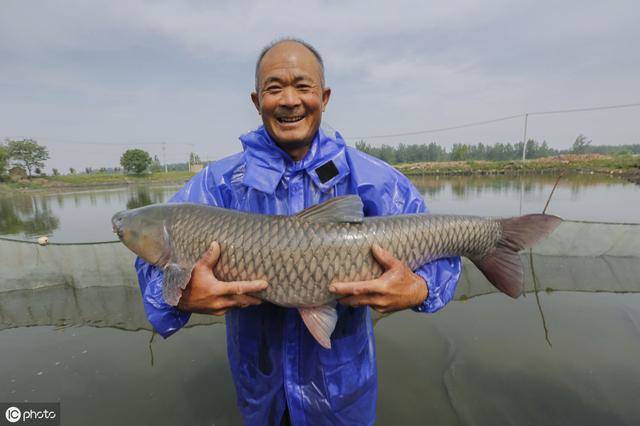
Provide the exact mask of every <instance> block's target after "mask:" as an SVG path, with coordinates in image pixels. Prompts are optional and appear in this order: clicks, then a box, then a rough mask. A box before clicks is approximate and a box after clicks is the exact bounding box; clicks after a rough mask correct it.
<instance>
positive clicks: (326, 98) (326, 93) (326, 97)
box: [322, 87, 331, 111]
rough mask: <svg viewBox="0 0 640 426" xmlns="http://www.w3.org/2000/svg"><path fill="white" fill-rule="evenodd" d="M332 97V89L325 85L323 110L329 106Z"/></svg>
mask: <svg viewBox="0 0 640 426" xmlns="http://www.w3.org/2000/svg"><path fill="white" fill-rule="evenodd" d="M330 97H331V89H330V88H328V87H325V88H324V89H322V110H323V111H324V109H325V108H326V107H327V104H328V103H329V98H330Z"/></svg>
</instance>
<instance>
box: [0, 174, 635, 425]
mask: <svg viewBox="0 0 640 426" xmlns="http://www.w3.org/2000/svg"><path fill="white" fill-rule="evenodd" d="M414 182H415V184H416V185H417V186H418V188H419V189H420V191H421V192H422V193H423V194H424V195H425V199H426V200H427V201H428V204H429V207H430V209H431V211H432V212H434V213H458V214H478V215H498V216H510V215H516V214H519V212H520V211H522V212H523V213H528V212H539V211H541V210H542V208H543V207H544V204H545V202H546V199H547V197H548V194H549V192H550V190H551V187H552V186H553V183H554V179H552V178H549V179H541V178H526V179H522V180H513V179H506V178H452V179H444V178H439V179H437V178H420V179H414ZM176 189H177V187H153V188H127V189H112V190H103V191H82V192H74V193H60V194H54V195H42V196H37V197H31V196H13V197H4V198H0V234H1V235H6V236H10V237H12V238H23V239H33V238H35V237H37V236H38V235H44V234H47V235H50V237H51V240H52V241H57V242H80V241H105V240H112V239H113V234H112V233H111V229H110V225H109V219H110V216H111V215H112V213H113V212H115V211H117V210H121V209H124V208H132V207H137V206H140V205H145V204H149V203H151V202H163V201H166V200H167V199H168V197H170V196H171V194H173V193H174V192H175V191H176ZM549 212H551V213H554V214H558V215H560V216H563V217H565V218H571V219H580V220H589V221H606V222H634V223H637V222H640V217H639V212H640V187H639V186H637V185H633V184H630V183H626V182H624V181H620V180H614V179H608V178H605V179H603V178H594V177H590V176H587V177H584V176H583V177H572V178H568V179H566V180H565V181H563V182H562V183H561V184H560V186H559V188H558V189H557V191H556V194H555V196H554V198H553V200H552V202H551V204H550V207H549ZM639 257H640V253H631V254H630V257H629V258H628V259H624V258H623V259H616V262H610V261H607V262H608V263H607V262H605V263H606V264H608V265H610V266H609V268H611V270H610V271H607V273H608V274H609V276H610V277H613V278H612V279H611V280H612V281H613V280H614V279H615V281H616V283H617V284H615V285H610V284H611V283H609V282H603V281H606V280H603V279H602V278H601V277H602V275H601V274H600V272H602V269H603V268H602V267H601V266H597V268H598V269H597V270H594V271H588V270H587V271H586V272H585V269H588V263H589V262H587V263H586V264H584V265H583V266H582V267H576V266H572V265H576V260H575V259H573V260H571V259H567V261H566V265H567V268H575V271H569V273H568V275H569V276H573V275H574V273H575V275H576V277H577V278H576V279H575V284H574V288H573V289H572V290H571V291H550V290H551V289H553V288H554V283H553V282H550V281H545V282H542V283H539V288H543V289H548V291H542V292H539V293H538V294H537V295H535V294H533V293H530V294H528V295H527V297H525V298H520V299H518V300H511V299H509V298H507V297H505V296H503V295H501V294H488V295H484V296H478V297H473V298H471V299H468V298H463V297H462V295H461V294H458V295H457V296H458V299H461V298H462V299H465V300H457V301H454V302H452V303H451V304H450V305H449V306H447V307H446V308H445V309H444V310H442V311H441V312H439V313H437V314H434V315H423V314H417V313H413V312H402V313H398V314H394V315H391V316H389V317H386V318H383V319H381V320H379V321H378V322H377V324H376V339H377V352H378V370H379V386H380V391H379V399H378V422H379V424H384V425H397V424H403V425H404V424H407V425H409V424H438V425H441V424H443V425H457V424H464V425H496V424H518V425H521V424H522V425H540V424H553V425H586V424H593V425H602V424H606V425H618V424H620V425H622V424H638V423H640V405H639V404H638V403H637V401H638V396H639V395H640V369H638V367H637V360H638V359H640V278H639V276H638V274H637V270H638V268H637V264H638V258H639ZM599 260H602V259H599ZM605 260H606V259H605ZM557 261H558V259H555V260H554V262H556V263H554V265H555V266H554V267H556V268H557V267H558V265H557ZM0 262H2V260H1V258H0ZM540 262H541V263H538V266H539V267H540V268H542V269H544V268H549V267H550V266H549V265H551V263H544V261H543V260H541V261H540ZM5 266H6V265H5ZM105 266H107V267H108V265H105ZM551 276H553V274H551ZM80 284H81V283H76V286H75V287H56V288H46V287H45V288H37V289H31V288H25V289H18V290H16V289H12V290H10V291H8V290H5V286H4V285H3V283H2V277H0V347H2V349H3V356H2V357H0V401H25V400H28V401H43V402H46V401H61V403H62V410H63V424H65V425H66V424H70V425H76V424H77V425H82V424H105V425H111V424H216V425H231V424H240V417H239V415H238V412H237V410H236V407H235V390H234V388H233V384H232V381H231V376H230V373H229V369H228V363H227V359H226V342H225V331H224V325H223V324H219V323H218V324H210V325H198V326H192V327H187V328H185V329H183V330H181V331H180V332H178V333H176V334H175V335H174V336H172V337H171V338H169V339H168V340H163V339H161V338H159V337H158V336H155V337H154V336H153V334H152V333H151V331H150V330H149V328H148V325H147V324H146V322H145V319H144V313H143V311H142V302H141V300H140V296H139V293H138V291H137V289H136V284H135V282H131V281H129V282H122V283H115V284H114V287H113V288H98V287H88V288H79V287H81V286H80ZM621 285H622V288H624V291H625V292H624V293H619V292H617V291H616V290H615V288H620V286H621ZM77 287H78V288H77ZM586 289H589V290H586ZM594 289H595V290H594ZM594 291H596V292H594ZM203 321H205V322H206V321H209V322H210V321H211V318H206V319H205V320H203ZM195 322H196V321H195V320H194V323H195ZM545 328H546V331H547V334H546V338H545Z"/></svg>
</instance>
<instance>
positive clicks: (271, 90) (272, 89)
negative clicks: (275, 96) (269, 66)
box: [264, 86, 282, 93]
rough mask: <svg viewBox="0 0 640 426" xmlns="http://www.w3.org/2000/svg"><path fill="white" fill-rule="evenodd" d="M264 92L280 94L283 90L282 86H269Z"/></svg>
mask: <svg viewBox="0 0 640 426" xmlns="http://www.w3.org/2000/svg"><path fill="white" fill-rule="evenodd" d="M264 90H265V91H267V92H269V93H276V92H279V91H280V90H282V88H281V87H280V86H268V87H267V88H266V89H264Z"/></svg>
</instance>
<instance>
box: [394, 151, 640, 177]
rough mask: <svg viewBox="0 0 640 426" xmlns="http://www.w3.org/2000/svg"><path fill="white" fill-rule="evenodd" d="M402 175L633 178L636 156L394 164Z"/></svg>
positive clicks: (639, 168) (638, 166)
mask: <svg viewBox="0 0 640 426" xmlns="http://www.w3.org/2000/svg"><path fill="white" fill-rule="evenodd" d="M395 166H396V167H397V168H398V170H400V171H401V172H402V173H404V174H405V175H423V174H432V175H439V174H521V173H531V174H535V173H560V172H563V171H566V172H574V173H598V174H619V175H625V176H627V175H637V174H639V173H640V156H638V155H615V156H599V157H595V158H594V157H592V156H589V155H585V156H563V157H547V158H539V159H534V160H527V161H525V162H524V163H523V162H522V161H457V162H442V163H439V162H431V163H406V164H396V165H395Z"/></svg>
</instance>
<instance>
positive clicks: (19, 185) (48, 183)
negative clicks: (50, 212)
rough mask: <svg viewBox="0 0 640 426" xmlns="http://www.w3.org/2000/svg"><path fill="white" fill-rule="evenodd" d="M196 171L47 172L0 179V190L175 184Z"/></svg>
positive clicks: (17, 190) (185, 179)
mask: <svg viewBox="0 0 640 426" xmlns="http://www.w3.org/2000/svg"><path fill="white" fill-rule="evenodd" d="M194 174H195V173H191V172H167V173H162V172H160V173H151V174H148V175H143V176H134V175H123V174H108V173H96V174H91V175H65V176H47V177H36V178H31V179H20V180H17V181H5V182H0V194H2V193H10V192H29V193H38V192H49V193H50V192H61V191H69V190H76V189H96V188H118V187H126V186H133V185H178V184H182V183H185V182H186V181H188V180H189V179H190V178H191V176H193V175H194Z"/></svg>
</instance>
